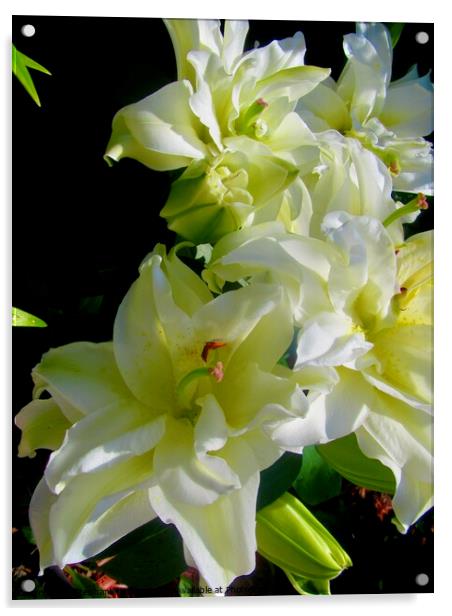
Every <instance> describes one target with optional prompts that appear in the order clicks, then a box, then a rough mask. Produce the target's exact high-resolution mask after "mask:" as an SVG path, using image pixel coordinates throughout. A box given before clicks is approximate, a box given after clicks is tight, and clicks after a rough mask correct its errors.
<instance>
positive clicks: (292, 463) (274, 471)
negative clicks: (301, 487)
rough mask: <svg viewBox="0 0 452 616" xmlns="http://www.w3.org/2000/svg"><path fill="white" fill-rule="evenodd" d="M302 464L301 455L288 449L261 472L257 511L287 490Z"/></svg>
mask: <svg viewBox="0 0 452 616" xmlns="http://www.w3.org/2000/svg"><path fill="white" fill-rule="evenodd" d="M300 465H301V456H300V455H299V454H296V453H292V452H290V451H286V453H285V454H284V455H282V456H281V457H280V458H279V460H277V461H276V462H275V463H274V464H273V465H272V466H270V468H266V469H265V471H262V472H261V480H260V484H259V492H258V494H257V507H256V509H257V511H259V509H262V507H266V506H267V505H269V504H270V503H272V502H273V501H275V500H276V499H277V498H279V497H280V496H282V495H283V494H284V492H286V491H287V490H288V489H289V488H290V486H291V485H292V483H293V482H294V480H295V479H296V477H297V475H298V473H299V471H300Z"/></svg>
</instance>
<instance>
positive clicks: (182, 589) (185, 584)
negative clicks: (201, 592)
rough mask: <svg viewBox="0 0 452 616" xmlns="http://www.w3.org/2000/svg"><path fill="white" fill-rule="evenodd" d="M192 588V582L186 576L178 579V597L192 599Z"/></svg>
mask: <svg viewBox="0 0 452 616" xmlns="http://www.w3.org/2000/svg"><path fill="white" fill-rule="evenodd" d="M193 595H194V588H193V580H192V579H191V577H190V576H188V575H181V576H180V579H179V596H180V597H193Z"/></svg>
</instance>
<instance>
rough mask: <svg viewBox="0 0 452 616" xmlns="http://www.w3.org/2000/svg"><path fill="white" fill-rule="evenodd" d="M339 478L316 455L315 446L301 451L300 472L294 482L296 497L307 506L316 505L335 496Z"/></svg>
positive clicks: (338, 486)
mask: <svg viewBox="0 0 452 616" xmlns="http://www.w3.org/2000/svg"><path fill="white" fill-rule="evenodd" d="M341 487H342V479H341V476H340V475H339V474H338V473H337V472H336V471H335V470H334V469H333V468H331V466H330V465H329V464H328V463H327V462H326V461H325V460H324V459H323V458H322V457H321V456H320V455H319V454H318V453H317V451H316V448H315V446H313V445H312V446H310V447H305V448H304V449H303V462H302V465H301V471H300V473H299V475H298V477H297V478H296V480H295V482H294V488H295V490H296V491H297V494H298V496H299V497H300V498H301V499H302V500H303V501H304V502H305V503H308V505H318V504H319V503H323V502H324V501H326V500H329V499H330V498H333V497H334V496H337V495H338V494H339V493H340V491H341Z"/></svg>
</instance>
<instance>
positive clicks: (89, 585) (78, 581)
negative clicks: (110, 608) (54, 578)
mask: <svg viewBox="0 0 452 616" xmlns="http://www.w3.org/2000/svg"><path fill="white" fill-rule="evenodd" d="M64 570H65V571H66V572H67V573H68V574H69V575H70V576H71V584H72V586H73V587H74V588H75V589H76V590H78V591H79V592H80V594H81V596H82V598H83V599H105V598H106V596H107V593H106V592H105V591H104V590H102V588H100V587H99V586H98V584H97V582H95V581H94V580H92V579H91V578H89V577H86V575H81V574H80V573H78V571H76V570H75V569H72V567H65V568H64Z"/></svg>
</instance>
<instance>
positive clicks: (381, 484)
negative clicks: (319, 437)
mask: <svg viewBox="0 0 452 616" xmlns="http://www.w3.org/2000/svg"><path fill="white" fill-rule="evenodd" d="M316 449H317V452H318V453H319V454H320V455H321V456H322V458H323V459H324V460H326V461H327V462H328V464H329V465H330V466H332V467H333V468H334V469H335V470H336V471H337V472H338V473H340V474H341V475H342V476H343V477H345V478H346V479H348V481H351V482H352V483H354V484H356V485H358V486H361V487H363V488H367V489H368V490H375V491H376V492H384V493H385V494H394V492H395V480H394V476H393V474H392V472H391V471H390V470H389V469H388V468H387V467H386V466H384V465H383V464H382V463H381V462H380V461H379V460H373V459H371V458H367V457H366V456H365V455H364V454H363V453H362V451H361V449H360V448H359V446H358V442H357V440H356V436H355V435H354V434H349V435H348V436H344V437H343V438H340V439H337V440H335V441H332V442H331V443H326V444H325V445H318V446H317V447H316Z"/></svg>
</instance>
